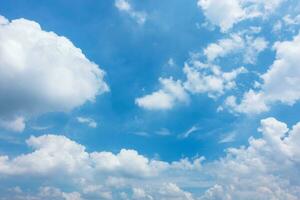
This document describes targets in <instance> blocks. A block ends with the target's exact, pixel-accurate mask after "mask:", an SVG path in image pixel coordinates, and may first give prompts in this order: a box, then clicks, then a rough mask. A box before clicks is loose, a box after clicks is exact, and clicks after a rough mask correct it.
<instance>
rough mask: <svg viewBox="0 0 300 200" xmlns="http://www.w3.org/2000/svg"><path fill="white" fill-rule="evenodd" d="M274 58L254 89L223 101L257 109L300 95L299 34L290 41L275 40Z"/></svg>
mask: <svg viewBox="0 0 300 200" xmlns="http://www.w3.org/2000/svg"><path fill="white" fill-rule="evenodd" d="M273 48H274V49H275V50H276V59H275V61H274V62H273V64H272V65H271V66H270V68H269V69H268V71H267V72H266V73H264V74H262V75H261V76H260V77H261V79H262V82H263V83H262V84H261V85H260V87H261V88H260V89H259V90H257V91H254V90H252V89H251V90H249V91H248V92H246V93H245V94H244V96H243V98H242V100H241V102H240V103H237V102H236V97H233V96H230V97H228V98H227V100H226V102H225V104H226V105H227V106H228V107H229V108H230V109H232V110H234V111H236V112H240V113H261V112H264V111H267V110H269V109H270V106H271V105H272V104H274V103H277V102H279V103H283V104H287V105H293V104H295V103H296V102H297V101H299V99H300V87H299V86H300V78H299V77H300V70H299V67H298V63H299V62H300V59H299V53H298V52H299V51H300V34H298V35H297V36H295V37H294V38H293V40H291V41H283V42H276V43H275V45H274V46H273Z"/></svg>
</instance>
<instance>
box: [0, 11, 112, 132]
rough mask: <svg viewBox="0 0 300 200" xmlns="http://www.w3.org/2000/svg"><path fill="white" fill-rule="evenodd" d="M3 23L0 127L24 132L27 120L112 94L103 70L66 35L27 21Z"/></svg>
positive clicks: (0, 28)
mask: <svg viewBox="0 0 300 200" xmlns="http://www.w3.org/2000/svg"><path fill="white" fill-rule="evenodd" d="M0 22H1V24H0V96H1V98H0V126H2V127H4V128H8V129H10V130H15V131H22V130H23V129H24V127H25V124H24V118H30V117H31V116H33V115H37V114H43V113H46V112H67V111H70V110H72V109H73V108H76V107H78V106H81V105H83V104H84V103H85V102H87V101H94V100H95V97H96V95H98V94H101V93H103V92H106V91H108V86H107V84H106V83H105V82H104V80H103V78H104V74H105V73H104V71H103V70H101V69H100V68H99V67H98V66H97V65H96V64H95V63H93V62H91V61H89V60H88V59H87V58H86V57H85V55H84V54H83V53H82V51H81V50H80V49H79V48H76V47H75V46H74V45H73V44H72V42H71V41H70V40H69V39H67V38H66V37H62V36H58V35H57V34H55V33H53V32H47V31H44V30H42V29H41V27H40V25H39V24H38V23H36V22H34V21H30V20H26V19H17V20H12V21H11V22H9V21H8V20H7V19H5V18H4V17H1V20H0ZM21 119H22V120H21Z"/></svg>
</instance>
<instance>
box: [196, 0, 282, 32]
mask: <svg viewBox="0 0 300 200" xmlns="http://www.w3.org/2000/svg"><path fill="white" fill-rule="evenodd" d="M283 1H285V0H275V1H274V0H267V1H260V0H223V1H218V0H198V6H199V7H200V8H201V9H202V11H203V13H204V15H205V17H206V18H207V19H208V20H209V21H210V22H211V23H212V24H213V25H216V26H219V27H220V28H221V31H223V32H226V31H228V30H229V29H230V28H232V27H233V26H234V25H235V24H237V23H239V22H240V21H243V20H246V19H249V18H254V17H266V16H268V15H269V14H270V13H272V12H273V11H274V10H275V9H276V8H278V7H279V6H280V4H281V3H282V2H283Z"/></svg>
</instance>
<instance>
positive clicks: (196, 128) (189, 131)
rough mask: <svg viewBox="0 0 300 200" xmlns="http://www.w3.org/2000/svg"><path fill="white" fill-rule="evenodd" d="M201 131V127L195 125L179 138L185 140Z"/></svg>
mask: <svg viewBox="0 0 300 200" xmlns="http://www.w3.org/2000/svg"><path fill="white" fill-rule="evenodd" d="M199 130H200V127H198V126H196V125H194V126H192V127H191V128H190V129H188V130H187V131H186V132H184V133H182V134H180V135H179V136H178V137H179V138H180V139H185V138H188V137H190V135H191V134H192V133H195V132H197V131H199Z"/></svg>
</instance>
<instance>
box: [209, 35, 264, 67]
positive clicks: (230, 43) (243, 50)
mask: <svg viewBox="0 0 300 200" xmlns="http://www.w3.org/2000/svg"><path fill="white" fill-rule="evenodd" d="M267 45H268V42H267V41H266V40H265V39H264V38H261V37H257V38H254V37H252V36H248V35H240V34H231V35H230V37H229V38H226V39H221V40H219V41H218V42H217V43H212V44H209V45H208V46H207V47H206V48H205V49H204V55H205V56H206V58H207V61H208V62H213V61H215V60H216V59H218V58H222V57H225V56H227V55H230V54H237V53H240V54H243V61H244V62H245V63H250V64H255V62H256V57H257V55H258V54H259V53H260V52H262V51H263V50H265V49H266V48H267Z"/></svg>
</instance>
